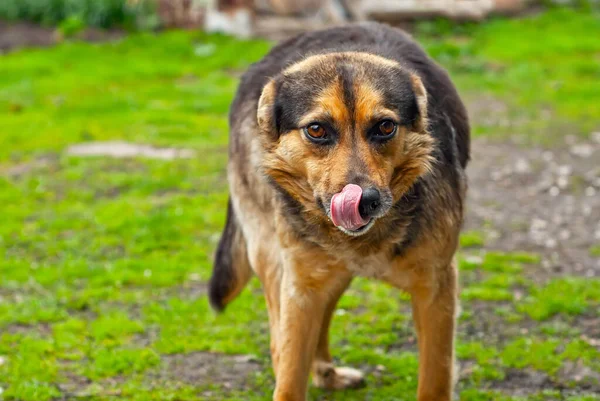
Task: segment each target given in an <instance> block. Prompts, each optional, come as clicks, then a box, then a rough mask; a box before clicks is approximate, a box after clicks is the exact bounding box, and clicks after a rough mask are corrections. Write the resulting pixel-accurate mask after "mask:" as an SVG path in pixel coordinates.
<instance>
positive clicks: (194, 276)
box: [190, 273, 200, 281]
mask: <svg viewBox="0 0 600 401" xmlns="http://www.w3.org/2000/svg"><path fill="white" fill-rule="evenodd" d="M190 280H191V281H200V275H199V274H198V273H192V274H190Z"/></svg>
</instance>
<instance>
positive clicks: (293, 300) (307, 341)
mask: <svg viewBox="0 0 600 401" xmlns="http://www.w3.org/2000/svg"><path fill="white" fill-rule="evenodd" d="M291 259H292V260H288V263H286V264H285V265H284V272H283V277H282V283H281V296H280V299H281V303H280V316H279V318H280V320H279V335H278V340H277V348H278V356H279V358H278V359H279V363H278V365H277V372H276V376H277V377H276V380H277V384H276V388H275V394H274V397H273V399H274V400H275V401H305V400H306V391H307V386H308V376H309V372H310V368H311V364H312V361H313V358H314V354H315V350H316V347H317V343H318V340H319V333H320V329H321V323H322V321H323V316H324V314H325V309H326V305H327V304H328V303H329V298H330V297H331V296H332V295H331V293H332V292H333V291H332V289H333V288H334V287H335V284H336V274H335V269H334V268H330V267H324V266H323V267H321V266H318V264H317V263H315V259H317V258H315V259H312V258H311V260H306V261H298V260H293V258H291ZM317 260H318V259H317Z"/></svg>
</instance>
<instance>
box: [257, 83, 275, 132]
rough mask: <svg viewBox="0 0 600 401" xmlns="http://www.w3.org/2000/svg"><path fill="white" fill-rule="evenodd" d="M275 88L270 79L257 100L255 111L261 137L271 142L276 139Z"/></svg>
mask: <svg viewBox="0 0 600 401" xmlns="http://www.w3.org/2000/svg"><path fill="white" fill-rule="evenodd" d="M276 91H277V88H276V86H275V80H273V79H271V80H269V82H268V83H267V84H266V85H265V87H264V88H263V90H262V94H261V95H260V99H259V100H258V109H257V111H256V120H257V121H258V128H259V130H260V133H261V135H264V136H266V137H268V138H270V139H271V140H274V139H276V138H277V136H278V134H277V124H276V123H277V122H276V121H275V120H276V117H275V97H276Z"/></svg>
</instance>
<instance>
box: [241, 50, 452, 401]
mask: <svg viewBox="0 0 600 401" xmlns="http://www.w3.org/2000/svg"><path fill="white" fill-rule="evenodd" d="M343 56H345V57H347V58H348V60H350V61H353V60H354V61H356V66H357V68H358V69H360V68H368V64H369V63H378V64H379V65H382V66H384V67H385V68H388V67H389V68H392V67H394V68H398V67H399V66H398V63H396V62H394V61H391V60H387V59H384V58H382V57H378V56H373V55H368V54H363V53H343V54H341V55H340V54H339V53H338V54H333V55H331V54H329V55H319V56H314V57H309V58H307V59H305V60H303V61H301V62H299V63H296V64H293V65H292V66H290V67H289V68H287V69H286V70H285V72H284V74H298V73H303V72H305V71H309V70H312V69H315V68H316V69H319V68H325V67H326V66H327V65H328V64H331V62H332V58H333V57H343ZM364 63H367V64H366V65H367V67H363V64H364ZM411 82H412V86H413V89H414V92H415V94H416V97H417V104H418V108H419V112H420V118H419V120H418V121H417V122H416V124H415V127H416V128H415V129H408V128H403V127H401V128H399V129H400V131H399V132H398V133H397V135H396V137H395V138H394V139H392V140H391V141H393V144H392V145H390V146H387V147H386V148H385V151H381V152H380V151H377V152H376V151H374V150H373V147H372V146H371V145H369V143H367V141H366V139H365V138H364V137H361V136H358V135H355V136H354V137H352V135H354V134H353V132H359V131H361V130H365V129H367V128H368V126H369V124H372V121H373V120H374V119H383V118H394V119H396V120H399V119H400V118H401V117H400V116H397V115H395V114H394V111H392V110H390V109H388V108H387V107H385V105H384V100H385V99H383V98H382V95H381V93H380V92H379V91H378V90H377V89H376V88H375V86H374V85H373V84H372V83H370V82H368V81H366V80H360V79H357V80H356V82H355V83H354V85H355V87H354V91H355V93H356V98H357V99H358V100H357V107H355V109H354V115H352V116H351V115H350V114H351V111H350V110H349V109H348V107H347V105H346V104H345V99H344V96H343V88H342V86H341V83H340V82H339V81H333V82H332V83H331V85H329V86H327V87H325V88H321V90H320V91H319V92H317V93H315V97H314V107H313V108H312V109H311V110H310V111H308V112H307V113H306V115H305V116H304V117H303V120H302V123H303V124H304V123H306V124H308V123H310V122H311V121H313V120H317V119H319V118H320V117H322V116H327V117H328V118H330V119H332V120H333V121H335V123H336V124H337V127H338V129H339V132H340V141H339V144H337V145H336V147H335V148H333V149H331V150H328V151H324V150H322V149H318V148H317V147H315V146H314V144H311V143H310V142H309V141H308V140H307V139H306V138H305V136H304V135H303V134H302V132H301V131H300V130H297V131H292V132H289V133H286V135H282V136H279V137H277V138H275V135H274V134H273V132H272V125H273V121H272V120H273V117H272V115H273V114H272V107H273V103H274V101H275V85H274V83H273V81H270V82H269V83H267V85H266V86H265V87H264V89H263V92H262V95H261V97H260V100H259V103H258V107H257V112H256V124H257V125H256V126H253V122H249V121H245V124H246V126H245V127H244V129H248V130H250V134H249V135H248V137H250V138H252V140H251V144H250V145H248V146H249V147H250V148H251V149H252V157H253V161H252V162H251V165H252V167H253V168H252V169H245V170H244V171H239V170H236V165H235V160H233V161H232V162H231V165H230V183H231V192H232V194H233V199H234V202H233V206H234V209H235V212H236V214H237V215H238V216H239V219H240V221H243V222H244V224H243V234H244V237H245V238H246V241H247V247H246V248H247V254H248V260H249V261H250V264H251V266H252V269H253V270H254V271H255V272H256V273H257V275H258V277H259V278H260V280H261V282H262V284H263V287H264V293H265V298H266V302H267V305H268V311H269V320H270V331H271V353H272V360H273V368H274V371H275V374H276V379H277V384H276V389H275V393H274V400H276V401H305V400H306V388H307V384H308V380H309V374H310V372H312V374H313V382H314V383H315V384H316V385H318V386H320V387H324V388H329V389H339V388H345V387H356V386H358V385H360V384H361V383H362V378H361V376H360V375H358V374H356V372H354V371H351V370H345V369H341V368H336V367H334V366H333V364H332V357H331V354H330V352H329V344H328V330H329V324H330V320H331V317H332V315H333V311H334V309H335V305H336V303H337V301H338V299H339V298H340V296H341V295H342V294H343V292H344V291H345V289H346V288H347V287H348V285H349V283H350V281H351V279H352V277H353V276H356V275H363V276H369V277H375V278H378V279H380V280H383V281H386V282H388V283H390V284H392V285H394V286H396V287H397V288H400V289H402V290H405V291H407V292H408V293H410V294H411V296H412V304H413V308H414V319H415V326H416V328H417V333H418V337H419V354H420V364H419V389H418V401H434V400H435V401H448V400H450V397H451V392H452V363H453V339H454V314H455V305H456V299H457V292H456V291H457V290H456V275H457V272H456V267H455V265H454V263H453V261H452V260H453V255H454V252H455V250H456V247H457V236H458V230H459V227H460V221H461V218H462V216H461V212H462V211H461V210H455V211H447V210H446V205H445V204H444V196H446V195H445V194H446V193H450V188H448V187H447V184H445V183H440V188H439V193H440V195H439V196H438V197H437V198H436V199H435V200H434V201H433V203H432V205H431V207H434V208H436V210H438V209H439V213H438V215H439V216H442V217H443V218H441V219H439V221H437V222H436V223H435V224H434V225H433V227H432V228H430V229H428V231H427V232H426V233H425V235H424V236H422V237H421V238H419V239H418V241H417V243H416V244H415V246H413V247H411V248H410V249H409V250H407V252H406V253H405V254H404V255H402V256H400V257H398V256H395V255H394V252H393V246H394V243H395V241H397V240H398V238H399V236H400V235H401V234H403V233H404V231H403V230H404V227H398V233H399V234H397V236H396V234H395V235H394V236H390V238H387V239H386V240H385V241H383V242H382V243H377V244H370V243H364V242H360V240H355V241H354V242H349V240H348V238H347V237H346V236H345V234H343V233H341V232H340V231H339V230H337V229H336V228H335V227H333V226H332V225H331V223H330V222H329V221H328V220H327V218H326V216H323V215H322V211H320V210H319V208H318V207H317V206H316V204H315V197H316V196H323V197H325V195H326V194H332V193H336V192H338V191H340V190H341V189H342V188H343V187H344V185H345V184H346V183H347V177H348V174H349V173H352V172H353V169H356V165H359V164H360V163H357V159H359V160H360V161H361V162H362V164H361V165H362V167H360V169H361V170H360V171H357V172H356V173H357V174H362V175H364V176H365V177H368V178H369V179H370V180H372V181H373V182H374V183H376V184H377V185H379V186H382V187H383V186H385V187H389V189H390V191H391V194H392V196H393V200H394V202H396V201H398V200H399V199H400V198H401V197H402V196H403V195H404V194H405V193H406V192H407V190H408V189H409V188H410V187H411V186H412V184H413V183H414V182H415V180H416V179H417V178H419V177H422V176H424V175H426V174H431V173H432V168H431V167H432V163H433V162H434V161H433V157H432V155H431V152H432V149H433V146H434V142H433V139H432V137H431V136H430V135H426V133H427V126H428V123H427V93H426V90H425V88H424V86H423V83H422V82H421V79H420V78H419V77H418V76H417V75H416V74H412V75H411ZM352 118H353V119H354V121H355V122H356V124H355V125H356V126H355V127H352V126H350V125H349V121H350V120H351V119H352ZM353 130H354V131H353ZM248 170H254V171H261V172H262V174H259V175H256V174H252V173H251V172H249V171H248ZM265 177H269V179H271V180H273V181H274V182H275V183H276V184H277V185H278V186H280V187H281V188H283V189H284V190H285V191H286V192H287V193H289V194H290V195H291V196H292V197H293V198H294V199H295V200H296V201H298V202H299V203H300V204H302V205H303V206H304V209H303V213H304V215H305V216H306V218H307V219H308V220H309V221H311V222H312V223H313V224H314V225H315V227H319V229H320V230H323V232H326V233H327V239H328V241H329V242H327V243H324V244H319V245H321V246H315V245H312V244H311V243H310V242H307V241H303V240H302V239H301V238H299V236H298V234H297V233H295V231H294V229H293V227H291V226H290V224H289V222H288V221H287V220H286V218H285V216H284V215H283V214H282V213H283V212H282V209H281V208H280V207H279V203H278V201H277V199H275V197H274V195H273V192H272V189H271V187H270V186H269V184H268V183H267V181H266V179H265ZM244 179H245V180H247V181H249V184H248V185H243V181H244ZM448 196H449V195H448ZM377 224H378V223H377V222H376V223H375V226H374V227H373V229H372V230H373V232H374V233H375V234H376V233H377V232H378V230H380V229H381V228H380V227H379V226H378V225H377Z"/></svg>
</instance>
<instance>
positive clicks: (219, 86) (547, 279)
mask: <svg viewBox="0 0 600 401" xmlns="http://www.w3.org/2000/svg"><path fill="white" fill-rule="evenodd" d="M415 34H416V36H417V37H418V38H419V39H420V40H421V41H422V43H423V44H424V45H425V46H426V47H427V49H428V51H430V52H431V54H432V55H433V56H434V57H435V58H436V59H437V60H439V61H440V62H441V63H442V64H443V65H444V66H446V67H447V68H448V69H449V70H450V72H451V75H452V77H453V78H454V79H455V81H456V83H457V85H458V86H459V88H460V89H461V92H462V93H463V95H464V97H465V99H467V101H469V102H474V103H476V104H477V103H480V104H481V107H483V108H482V109H478V107H474V110H475V111H476V112H477V110H480V112H481V115H474V116H473V120H474V135H475V136H480V137H491V138H494V140H499V141H502V140H505V139H506V138H508V137H509V136H510V137H511V138H514V134H515V133H517V132H518V133H519V134H518V135H517V138H518V139H519V141H521V142H524V143H536V144H544V145H551V144H552V142H553V141H554V140H556V138H558V137H561V136H564V135H565V134H566V133H568V134H572V135H577V136H580V137H582V138H585V137H586V136H587V135H589V133H590V132H591V131H592V130H594V129H598V128H600V106H599V103H600V99H599V98H600V96H599V94H600V39H599V38H600V18H599V17H598V15H592V14H587V13H577V12H573V11H564V10H562V11H561V10H554V11H550V12H546V13H544V14H541V15H537V16H532V17H528V18H525V19H523V20H494V21H491V22H489V23H486V24H484V25H468V26H460V27H456V26H452V25H448V24H444V23H439V22H438V23H423V24H420V25H419V26H418V27H417V29H416V31H415ZM270 46H271V44H269V43H267V42H262V41H246V42H242V41H237V40H233V39H230V38H226V37H222V36H206V35H203V34H199V33H184V32H168V33H163V34H160V35H158V36H156V35H151V34H137V35H132V36H130V37H127V38H126V39H123V40H121V41H119V42H117V43H107V44H84V43H65V44H62V45H59V46H57V47H54V48H49V49H37V50H21V51H17V52H14V53H9V54H7V55H4V56H0V216H2V219H1V224H0V388H1V389H2V391H3V393H2V395H0V399H1V398H2V397H4V399H5V400H7V401H8V400H20V401H46V400H75V399H77V400H82V399H83V400H94V401H95V400H114V399H119V400H136V401H145V400H199V399H203V400H213V399H214V400H223V399H231V400H250V401H252V400H268V399H270V396H271V392H272V388H273V381H274V379H273V375H272V372H271V369H270V360H269V356H268V349H269V346H268V344H269V340H268V323H267V314H266V309H265V306H264V300H263V298H262V295H261V292H260V286H259V283H258V282H257V280H253V281H252V283H251V285H250V286H249V288H248V289H247V290H246V291H245V292H244V293H243V294H242V296H241V297H240V298H239V299H238V300H237V301H236V302H235V303H233V304H232V305H231V306H230V307H229V308H228V310H227V312H226V313H225V314H223V315H219V316H216V315H215V314H214V313H213V312H212V311H211V310H210V308H209V305H208V302H207V299H206V296H205V289H206V286H205V283H206V280H207V279H208V277H209V275H210V270H211V258H212V253H213V251H214V247H215V245H216V243H217V241H218V236H219V234H220V229H221V228H222V225H223V222H224V215H225V209H226V197H227V184H226V176H225V168H224V166H225V163H226V157H227V140H228V139H227V110H228V106H229V103H230V101H231V100H232V97H233V94H234V91H235V88H236V85H237V80H238V77H239V74H240V72H242V71H243V70H244V69H245V68H246V67H247V66H248V65H249V64H250V63H251V62H254V61H256V60H258V59H259V58H260V57H261V56H262V55H264V54H265V53H266V52H267V51H268V49H269V47H270ZM494 105H499V107H498V110H497V111H494V110H496V109H495V106H494ZM476 114H477V113H476ZM105 140H124V141H130V142H135V143H143V144H151V145H156V146H168V147H181V148H187V149H191V150H193V151H195V152H196V157H193V158H189V159H174V160H155V159H149V158H143V157H137V158H129V159H113V158H107V157H76V156H71V155H69V154H67V152H66V149H67V148H68V147H69V146H70V145H73V144H78V143H81V142H89V141H105ZM462 242H463V246H464V247H463V250H462V251H461V255H460V262H461V269H462V285H463V288H464V289H463V291H462V295H461V297H462V300H463V313H462V316H461V318H460V319H461V320H460V327H459V334H458V345H457V356H458V358H459V360H460V361H461V366H462V367H461V377H460V383H459V386H458V390H459V391H460V393H461V400H470V401H479V400H481V401H484V400H492V399H494V400H514V401H516V400H531V401H533V400H570V401H591V400H600V397H598V395H597V391H598V389H600V383H599V382H598V378H600V345H598V344H599V343H598V342H594V341H591V340H589V341H588V336H587V335H586V331H585V329H584V328H582V327H583V326H582V325H581V324H580V323H581V322H582V321H583V320H586V321H593V319H596V321H597V322H600V313H599V312H598V311H599V310H600V309H599V307H600V282H599V281H598V280H592V279H586V278H583V277H577V276H573V277H556V276H551V275H543V274H540V275H538V271H541V270H542V267H541V263H540V256H539V255H537V254H535V253H526V252H521V251H520V250H519V249H515V250H513V251H511V252H506V251H504V252H500V251H498V250H495V249H489V248H488V247H487V246H486V238H485V236H484V235H482V233H481V232H478V231H469V232H465V234H464V236H463V241H462ZM597 249H598V248H597V247H595V248H593V249H590V250H589V253H590V254H591V255H596V256H598V255H599V254H600V253H598V251H597ZM586 252H587V250H586ZM410 320H411V319H410V313H409V305H408V302H407V301H406V297H405V296H404V295H402V294H400V293H398V292H397V291H395V290H393V289H390V288H388V287H386V286H384V285H381V284H379V283H376V282H372V281H366V280H356V282H355V283H354V284H353V286H352V288H351V290H350V291H349V292H348V293H347V295H345V296H344V297H343V298H342V300H341V303H340V309H339V311H338V312H337V316H336V318H335V319H334V322H333V328H332V348H333V352H334V355H335V356H336V357H337V358H339V360H340V361H341V362H342V363H344V364H348V365H352V366H357V367H361V368H363V369H365V370H366V371H367V372H368V377H367V382H368V385H367V387H366V388H364V389H361V390H358V391H348V392H345V393H337V394H336V393H327V392H322V391H318V390H315V389H311V390H310V393H311V400H372V401H384V400H412V399H414V394H415V391H416V384H417V383H416V382H417V354H416V346H415V338H414V333H413V329H412V323H411V321H410ZM598 324H600V323H598ZM482 332H483V333H485V335H484V336H481V335H480V334H481V333H482ZM596 340H597V339H596ZM594 344H596V345H594ZM573 366H575V367H577V368H579V369H580V371H584V372H586V374H583V373H582V375H583V376H584V379H579V380H578V378H579V376H577V375H569V374H565V369H568V368H570V367H573ZM590 372H591V373H590ZM519 377H521V378H523V377H537V378H541V379H540V380H546V382H547V385H545V386H537V387H543V388H544V389H541V390H536V391H525V392H524V393H523V394H520V393H519V392H518V391H514V390H515V388H514V387H515V386H518V383H519V380H518V379H519ZM515 383H517V384H515ZM529 384H530V383H528V382H527V381H523V380H522V381H521V383H520V387H521V388H524V389H525V390H527V388H528V387H529ZM594 394H596V395H594Z"/></svg>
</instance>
